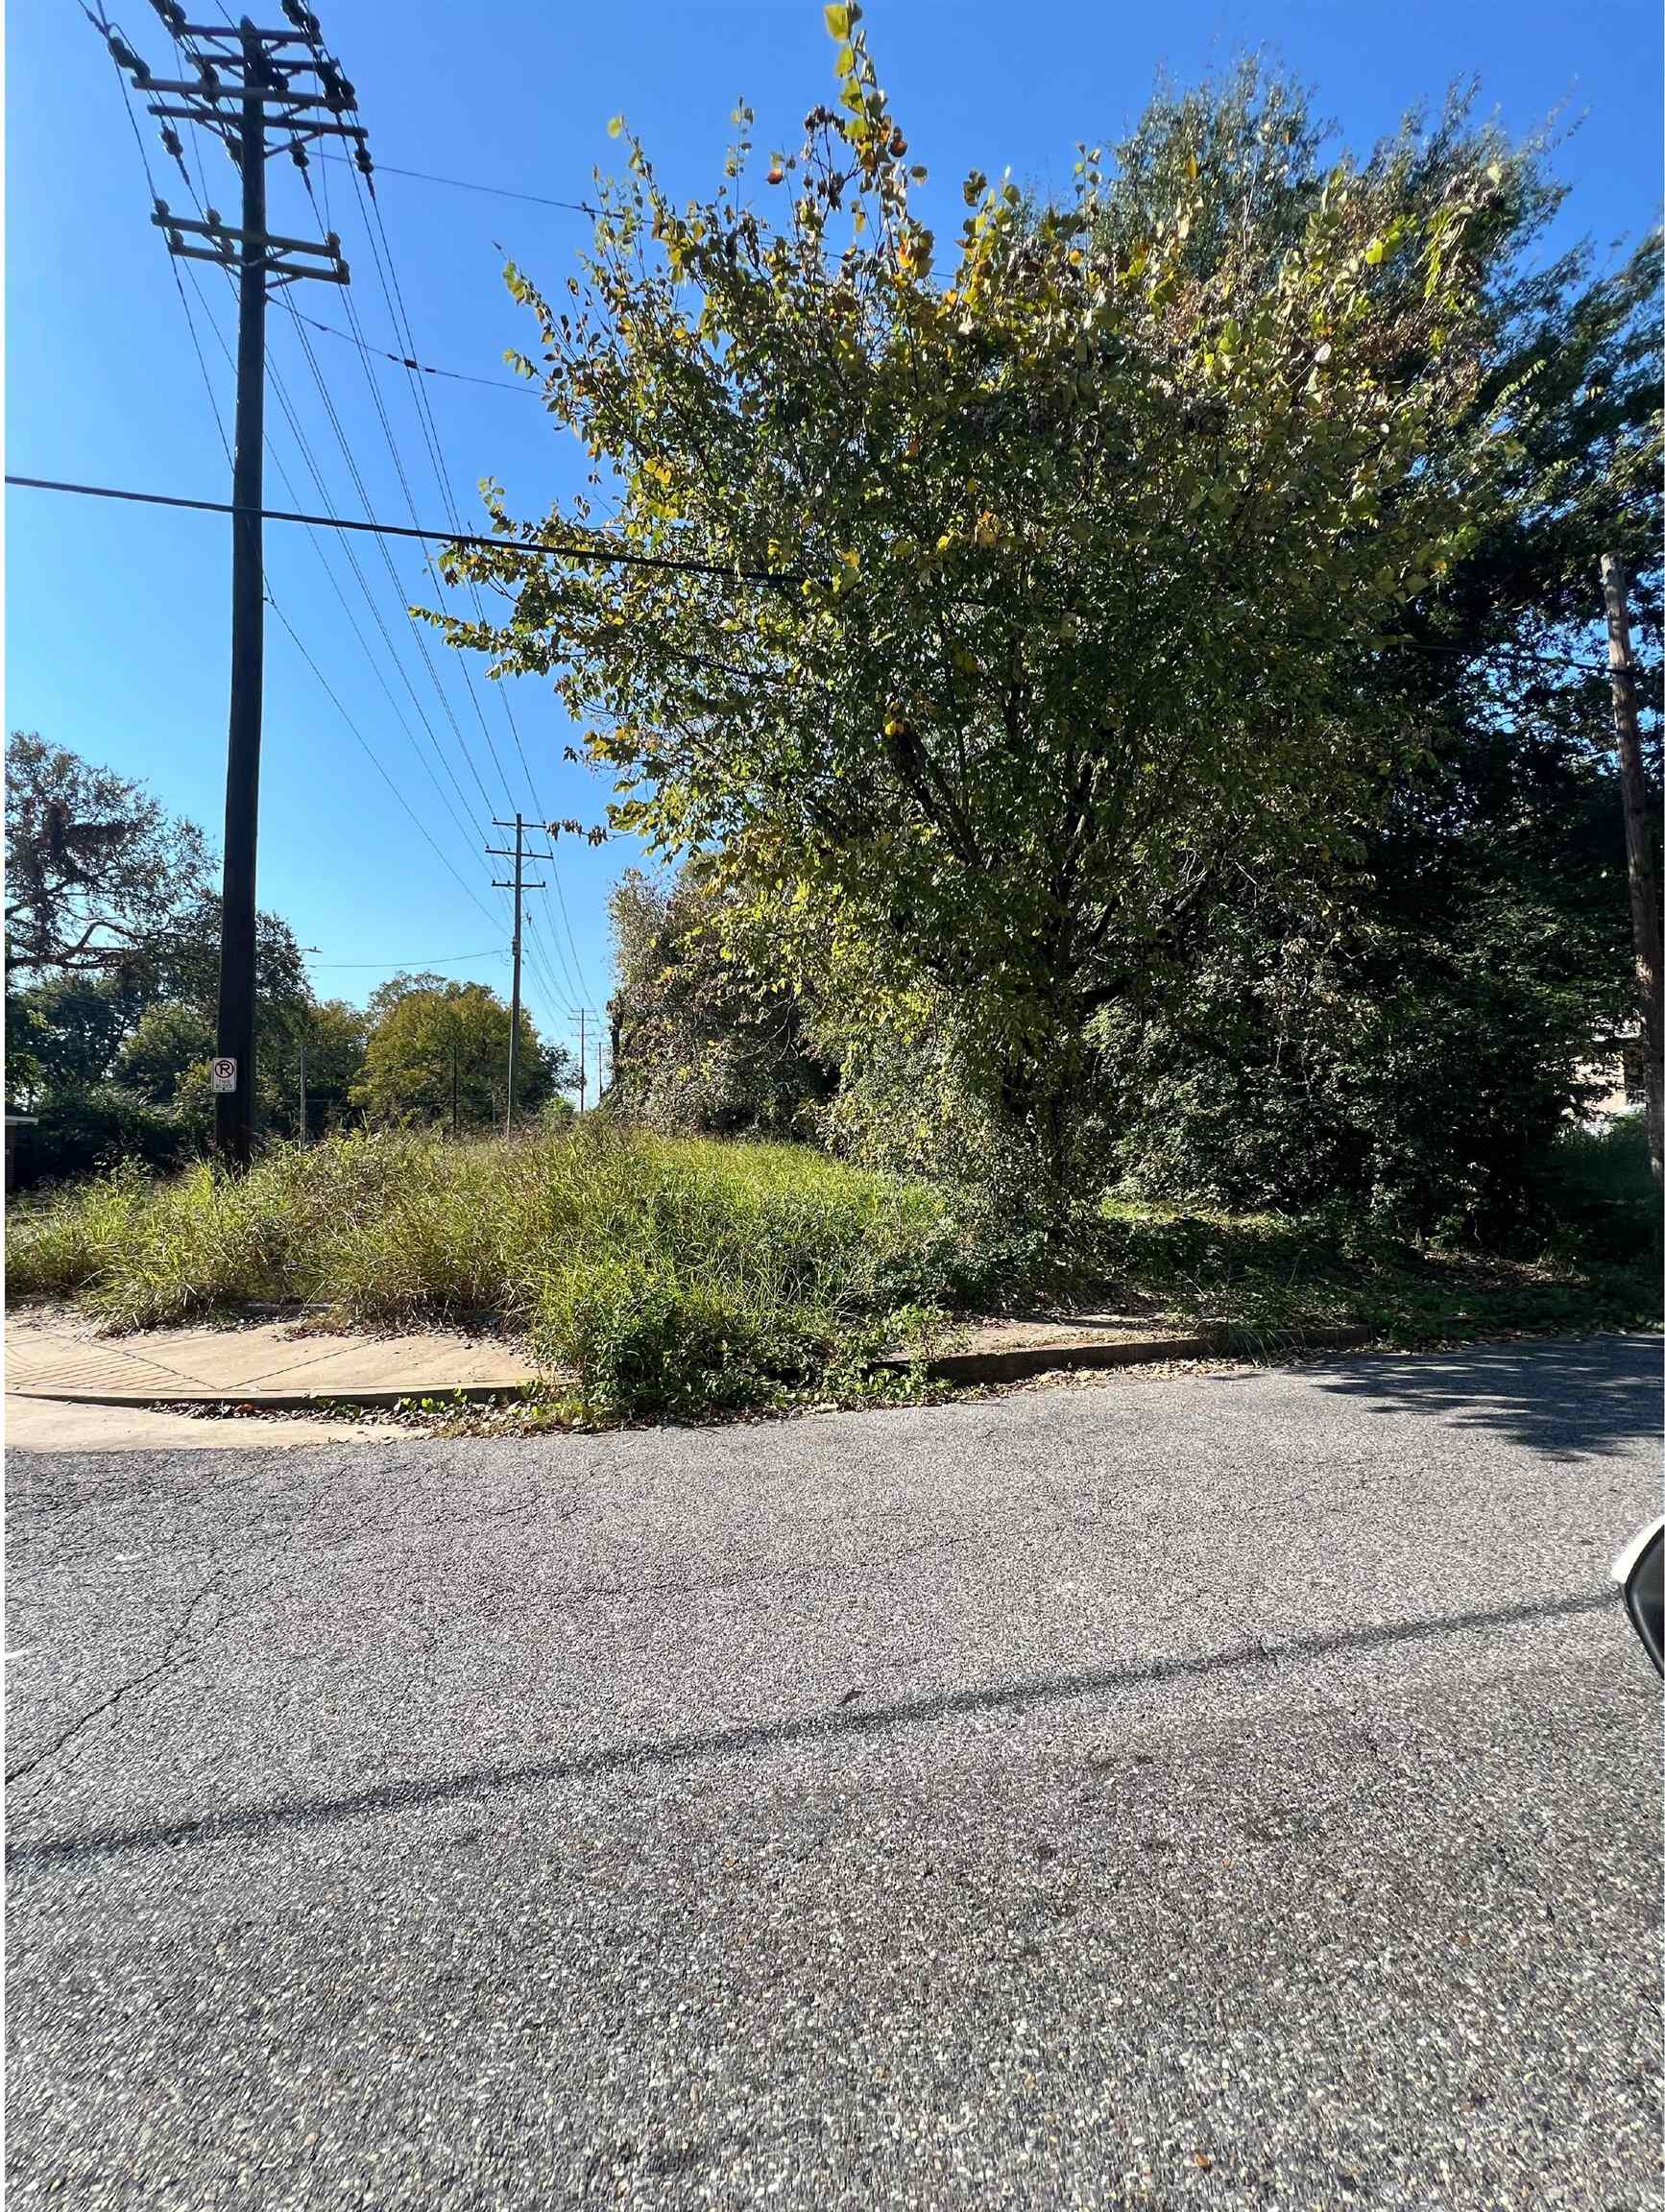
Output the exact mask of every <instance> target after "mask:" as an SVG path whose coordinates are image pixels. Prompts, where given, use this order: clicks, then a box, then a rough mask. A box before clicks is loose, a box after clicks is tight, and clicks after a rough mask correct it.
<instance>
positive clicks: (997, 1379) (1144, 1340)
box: [7, 1326, 1370, 1414]
mask: <svg viewBox="0 0 1665 2212" xmlns="http://www.w3.org/2000/svg"><path fill="white" fill-rule="evenodd" d="M1369 1341H1370V1332H1369V1331H1368V1330H1367V1329H1272V1330H1260V1331H1256V1330H1252V1329H1239V1328H1233V1327H1229V1326H1221V1327H1219V1328H1218V1329H1209V1330H1206V1331H1203V1332H1201V1333H1198V1334H1191V1335H1185V1336H1143V1337H1135V1338H1131V1339H1126V1338H1123V1339H1122V1340H1120V1341H1116V1342H1110V1343H1106V1342H1103V1341H1096V1340H1095V1339H1094V1338H1092V1337H1076V1338H1074V1339H1073V1340H1071V1341H1068V1342H1065V1343H1059V1344H1013V1345H1006V1346H1003V1347H1001V1348H999V1349H991V1350H989V1351H985V1352H975V1351H973V1352H939V1353H937V1354H936V1355H935V1356H934V1357H933V1358H929V1359H928V1360H927V1361H926V1363H925V1371H926V1374H927V1375H928V1376H929V1378H930V1380H931V1381H932V1382H935V1383H1016V1382H1021V1381H1023V1380H1024V1379H1025V1378H1026V1377H1027V1376H1031V1375H1050V1374H1055V1373H1057V1372H1058V1371H1059V1370H1061V1369H1069V1368H1090V1367H1148V1366H1154V1365H1157V1364H1159V1363H1160V1362H1162V1361H1164V1360H1168V1359H1221V1358H1264V1357H1265V1356H1267V1354H1270V1353H1276V1352H1345V1351H1356V1350H1357V1349H1358V1348H1359V1346H1361V1345H1363V1344H1367V1343H1369ZM913 1367H914V1362H913V1361H912V1360H911V1359H909V1358H905V1356H903V1355H901V1354H894V1355H891V1356H889V1357H887V1358H881V1359H875V1360H872V1361H871V1362H870V1363H869V1372H870V1373H873V1374H879V1375H907V1374H911V1373H912V1371H913ZM539 1380H541V1379H540V1378H535V1377H532V1376H527V1377H526V1378H525V1379H524V1380H523V1381H521V1382H519V1383H445V1382H421V1383H399V1384H397V1385H394V1386H377V1387H373V1388H361V1389H354V1388H353V1387H352V1385H351V1384H350V1383H343V1384H341V1385H339V1386H338V1387H337V1388H335V1389H332V1390H202V1389H194V1390H193V1389H190V1388H181V1389H165V1388H163V1389H156V1390H11V1391H8V1392H7V1396H8V1397H11V1398H28V1399H32V1400H34V1401H36V1402H37V1403H44V1404H51V1405H58V1406H116V1407H125V1408H126V1409H127V1410H128V1411H129V1412H134V1413H136V1412H144V1411H148V1410H152V1409H154V1408H156V1407H181V1406H192V1407H195V1406H201V1407H227V1408H229V1409H231V1410H234V1411H242V1410H244V1409H247V1410H249V1411H251V1412H255V1413H319V1414H327V1413H330V1412H348V1411H355V1412H356V1411H362V1412H381V1411H387V1410H389V1409H391V1408H394V1407H399V1406H409V1405H413V1404H420V1403H421V1401H422V1399H424V1398H426V1399H432V1400H434V1401H435V1402H437V1403H439V1404H442V1405H451V1406H457V1405H463V1406H500V1405H512V1404H513V1403H514V1402H515V1401H516V1400H517V1399H519V1398H523V1397H525V1396H526V1394H527V1393H528V1391H530V1390H531V1389H533V1388H535V1387H536V1384H537V1382H538V1381H539ZM549 1380H551V1381H553V1380H554V1378H549Z"/></svg>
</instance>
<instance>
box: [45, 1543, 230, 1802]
mask: <svg viewBox="0 0 1665 2212" xmlns="http://www.w3.org/2000/svg"><path fill="white" fill-rule="evenodd" d="M225 1572H226V1571H225V1569H224V1568H216V1569H215V1570H214V1572H213V1574H212V1575H209V1576H208V1579H207V1580H206V1581H205V1582H204V1583H203V1584H201V1586H200V1587H199V1588H198V1589H197V1591H196V1592H195V1594H194V1595H193V1597H192V1599H191V1601H190V1603H189V1604H188V1605H187V1606H186V1607H185V1610H184V1612H183V1613H182V1614H181V1616H180V1618H179V1620H178V1621H176V1622H175V1623H174V1625H173V1627H172V1628H170V1629H169V1631H168V1633H167V1637H166V1639H165V1641H164V1642H163V1645H162V1649H161V1656H160V1657H159V1658H158V1659H157V1662H156V1665H155V1666H154V1667H147V1668H146V1669H145V1671H144V1672H143V1673H142V1674H134V1675H132V1676H130V1678H129V1679H128V1680H127V1681H125V1682H119V1683H117V1685H116V1687H115V1688H114V1689H113V1690H112V1691H111V1692H110V1694H109V1696H108V1697H102V1698H100V1700H99V1701H98V1703H97V1704H96V1705H92V1706H89V1707H88V1708H87V1710H86V1711H85V1712H84V1713H83V1714H82V1715H80V1717H79V1718H78V1719H74V1720H72V1721H71V1722H70V1724H69V1726H68V1727H67V1728H65V1729H64V1730H63V1731H62V1733H61V1734H60V1736H58V1737H57V1738H56V1739H55V1740H54V1741H53V1742H52V1743H46V1744H43V1745H42V1746H41V1748H40V1749H39V1750H38V1751H35V1752H32V1753H31V1754H30V1756H29V1757H28V1758H27V1759H24V1760H21V1761H20V1762H19V1763H18V1765H17V1766H15V1767H9V1768H8V1769H7V1773H6V1786H7V1788H8V1789H10V1788H11V1786H12V1783H14V1782H21V1781H24V1780H26V1779H27V1777H28V1776H29V1775H31V1774H33V1773H35V1772H36V1769H37V1768H38V1767H43V1766H44V1765H45V1764H46V1762H47V1761H48V1760H49V1759H57V1758H59V1757H60V1755H61V1754H62V1753H63V1752H64V1751H66V1750H67V1749H68V1748H69V1746H70V1744H71V1743H74V1742H75V1740H76V1738H77V1737H78V1736H79V1735H81V1733H82V1732H83V1730H84V1729H86V1728H89V1727H90V1726H91V1725H92V1723H93V1721H95V1720H96V1719H99V1718H100V1717H101V1716H102V1715H103V1714H106V1713H113V1712H114V1710H115V1708H116V1707H117V1706H118V1705H119V1704H120V1703H121V1702H122V1700H123V1698H125V1697H131V1696H133V1695H134V1694H135V1693H136V1692H138V1691H140V1690H144V1689H148V1687H149V1686H150V1684H151V1683H153V1682H155V1681H156V1680H157V1678H158V1677H159V1676H161V1675H163V1674H166V1673H168V1672H170V1671H172V1669H173V1668H174V1667H175V1666H178V1665H181V1664H183V1663H184V1662H183V1661H182V1660H181V1658H180V1656H179V1653H180V1646H181V1643H182V1642H183V1641H184V1638H185V1636H186V1634H187V1633H188V1632H189V1629H190V1626H191V1623H192V1621H193V1619H194V1618H195V1615H196V1611H197V1607H198V1606H199V1605H200V1604H201V1603H202V1602H203V1600H204V1599H205V1598H206V1597H207V1596H208V1595H209V1594H210V1593H212V1594H213V1596H214V1598H215V1600H216V1610H215V1614H214V1618H213V1621H212V1622H211V1623H210V1624H209V1628H208V1631H207V1633H208V1634H212V1632H213V1630H214V1629H215V1628H217V1627H218V1626H219V1625H220V1622H221V1620H222V1619H223V1618H224V1616H223V1613H222V1612H221V1611H220V1610H219V1609H218V1599H219V1595H220V1584H221V1582H222V1581H224V1579H225ZM202 1648H203V1638H201V1637H199V1638H198V1639H197V1640H196V1641H195V1642H194V1643H193V1644H192V1646H191V1647H190V1651H189V1653H188V1654H187V1656H188V1657H189V1658H195V1657H196V1655H197V1653H198V1652H199V1651H201V1649H202Z"/></svg>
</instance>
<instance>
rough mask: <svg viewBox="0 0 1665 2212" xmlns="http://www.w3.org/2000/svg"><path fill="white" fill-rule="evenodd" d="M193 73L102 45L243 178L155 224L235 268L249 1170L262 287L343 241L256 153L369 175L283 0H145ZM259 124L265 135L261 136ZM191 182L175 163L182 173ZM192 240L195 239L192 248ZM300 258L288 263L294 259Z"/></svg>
mask: <svg viewBox="0 0 1665 2212" xmlns="http://www.w3.org/2000/svg"><path fill="white" fill-rule="evenodd" d="M152 4H153V6H154V7H155V8H156V12H157V14H158V15H159V16H160V17H161V19H162V22H163V23H164V24H165V25H166V27H167V29H168V31H169V33H170V34H171V36H173V37H174V38H175V39H176V40H177V41H178V44H179V48H180V51H181V54H183V55H184V57H185V59H186V60H188V61H189V62H190V63H191V64H192V66H193V67H194V68H195V69H196V71H197V75H196V76H195V78H190V77H157V76H154V75H153V74H152V73H151V70H150V69H149V67H148V66H147V65H146V63H145V62H144V61H143V60H140V58H139V56H138V55H137V54H135V53H134V52H133V48H132V47H131V46H129V45H128V43H127V41H126V39H125V38H123V37H122V36H121V35H120V34H119V33H118V32H115V31H109V33H108V36H109V50H110V52H111V53H112V54H113V55H114V57H115V60H116V63H117V65H118V67H120V68H122V69H124V70H126V71H128V72H129V73H130V74H131V76H132V77H133V83H134V84H135V85H136V86H137V87H138V89H139V90H140V91H141V92H144V93H150V94H155V95H161V97H159V98H152V99H151V100H150V102H149V103H148V105H149V108H150V112H151V113H152V114H153V115H154V116H156V117H157V120H158V121H159V122H160V123H161V125H162V133H161V137H162V144H163V145H164V146H165V147H166V148H167V151H168V152H169V154H171V155H172V156H174V158H175V159H176V160H177V161H178V162H179V164H180V167H181V171H182V170H183V169H184V152H183V147H182V143H181V138H180V135H179V132H178V131H177V130H176V129H175V128H174V126H175V125H176V124H178V123H191V124H195V125H196V126H197V127H198V128H199V129H201V130H204V131H209V132H213V134H214V135H215V137H217V138H219V139H220V140H222V141H223V143H224V145H225V148H226V151H227V152H228V153H229V155H230V156H231V159H232V161H233V162H234V163H235V164H236V167H237V170H238V172H239V174H240V175H241V177H242V180H243V205H242V223H241V227H240V228H235V229H234V228H231V227H230V226H229V224H226V223H223V222H222V221H221V220H220V216H219V213H218V211H217V209H215V208H212V207H210V208H208V209H207V210H206V211H205V217H204V218H203V219H201V220H199V219H196V218H194V217H193V218H187V217H185V216H182V215H178V214H176V213H175V212H174V211H173V209H172V208H170V207H169V205H168V204H167V202H166V201H165V200H158V201H157V203H156V206H155V208H154V210H153V211H152V215H151V221H152V222H153V223H154V224H155V225H156V226H157V228H158V229H160V230H162V231H164V232H165V233H166V236H167V241H168V250H169V252H172V253H175V254H177V255H179V256H180V258H181V259H182V260H186V261H212V262H215V263H217V264H218V266H219V267H220V268H222V269H226V270H229V271H231V272H233V273H234V274H235V275H236V277H237V429H236V447H235V456H236V457H235V459H234V461H233V463H232V469H231V503H232V507H233V509H234V512H233V514H232V517H231V711H230V725H229V743H228V747H227V755H226V861H225V879H224V896H223V898H222V901H221V908H220V998H219V1019H218V1024H217V1028H216V1039H217V1045H218V1051H217V1055H216V1059H215V1065H214V1089H215V1098H214V1145H215V1149H216V1151H217V1153H218V1155H219V1158H220V1161H221V1163H222V1165H223V1166H226V1167H229V1168H230V1169H232V1170H233V1171H235V1172H240V1171H241V1170H242V1169H244V1168H245V1167H247V1166H248V1165H249V1156H250V1151H251V1148H252V1145H253V1126H254V849H255V842H256V835H257V830H258V822H259V800H260V695H261V674H262V658H263V654H264V646H265V636H264V619H263V617H264V612H265V576H264V570H263V566H262V558H261V533H260V508H261V504H262V498H263V492H264V485H263V471H262V468H261V444H262V439H263V437H264V430H265V399H266V296H267V293H268V292H269V291H276V290H277V289H278V287H279V286H280V285H284V284H294V283H297V282H299V281H300V280H301V279H302V278H304V277H313V278H316V279H318V280H320V281H321V282H323V283H326V284H345V283H347V282H348V281H349V276H348V268H347V263H346V262H345V261H344V260H343V259H342V257H341V241H340V239H339V238H337V237H336V235H335V234H334V232H333V231H332V232H331V233H330V235H329V236H328V237H327V238H326V239H325V240H324V242H323V243H322V244H318V243H316V242H315V241H311V240H308V239H304V238H282V237H278V236H276V235H275V234H274V233H272V232H271V231H269V230H268V229H267V228H266V163H267V160H268V158H269V157H270V156H272V155H273V154H275V153H279V152H281V153H287V154H288V155H290V156H291V157H292V158H293V160H294V161H295V163H296V165H297V166H298V167H299V168H301V169H302V170H303V169H304V168H305V166H306V156H305V153H304V151H303V149H304V148H305V147H306V146H307V145H308V144H309V143H310V142H311V141H312V140H314V139H318V138H350V139H353V140H355V141H356V145H355V149H354V155H355V158H356V160H357V163H358V166H359V168H360V170H361V171H362V172H363V174H364V175H365V177H366V178H368V177H369V176H370V173H371V162H370V155H369V152H368V151H367V149H366V146H365V132H364V131H363V129H362V127H361V126H360V125H358V124H356V123H349V122H346V121H344V120H343V117H344V116H345V115H346V113H347V111H348V110H349V109H350V108H353V107H354V106H355V105H356V101H355V97H354V94H353V89H352V86H351V85H350V84H349V83H348V81H347V79H346V78H345V76H343V74H342V71H341V68H340V65H339V63H337V62H336V61H334V60H331V59H330V57H329V56H328V55H327V54H326V52H325V51H324V44H323V32H322V30H321V28H320V25H319V21H318V18H317V16H316V15H314V14H312V13H311V12H310V11H309V10H307V9H305V8H303V7H302V6H300V5H299V4H298V0H283V13H284V15H285V16H286V17H287V18H288V21H289V23H290V25H291V28H290V29H289V30H286V31H258V30H256V29H255V27H254V25H253V23H252V22H250V20H249V18H248V17H247V16H246V15H245V16H244V18H243V20H242V21H241V23H238V24H235V25H232V24H230V23H229V22H228V23H225V24H213V23H189V22H187V21H186V19H185V12H184V10H183V8H181V6H179V5H178V0H152ZM268 132H270V133H271V135H270V137H269V136H268ZM188 181H189V179H188V173H187V183H188ZM191 241H197V243H191ZM297 256H300V258H297Z"/></svg>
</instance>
